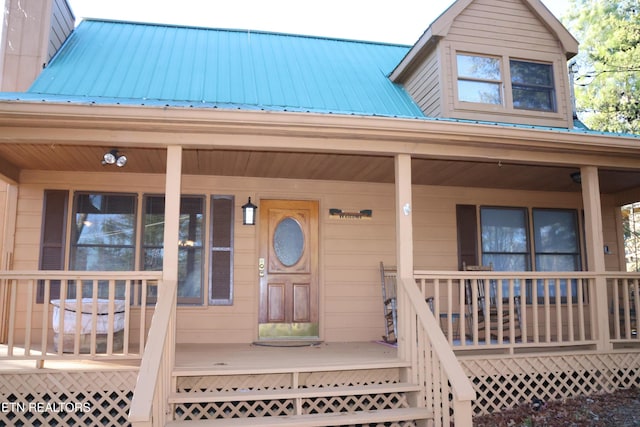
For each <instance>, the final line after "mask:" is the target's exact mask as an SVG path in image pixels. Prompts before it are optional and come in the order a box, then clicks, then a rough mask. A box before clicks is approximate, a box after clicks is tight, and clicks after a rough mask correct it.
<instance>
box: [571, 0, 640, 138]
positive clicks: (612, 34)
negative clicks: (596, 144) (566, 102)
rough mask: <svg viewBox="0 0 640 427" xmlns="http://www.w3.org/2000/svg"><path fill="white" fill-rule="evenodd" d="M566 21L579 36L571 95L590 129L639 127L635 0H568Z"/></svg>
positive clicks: (639, 39) (639, 33)
mask: <svg viewBox="0 0 640 427" xmlns="http://www.w3.org/2000/svg"><path fill="white" fill-rule="evenodd" d="M569 10H570V11H569V13H568V15H567V16H566V17H565V19H564V21H565V24H566V25H567V26H568V28H569V29H570V31H571V32H572V33H573V35H574V36H575V37H576V38H577V39H578V40H579V41H580V52H581V53H580V55H579V57H578V62H577V64H578V67H579V68H578V78H577V80H576V83H577V85H578V86H577V88H576V100H577V107H578V111H579V112H580V118H581V119H582V120H583V121H584V122H585V123H586V124H587V126H589V127H590V128H592V129H597V130H603V131H610V132H628V133H640V4H639V3H638V0H571V3H570V9H569Z"/></svg>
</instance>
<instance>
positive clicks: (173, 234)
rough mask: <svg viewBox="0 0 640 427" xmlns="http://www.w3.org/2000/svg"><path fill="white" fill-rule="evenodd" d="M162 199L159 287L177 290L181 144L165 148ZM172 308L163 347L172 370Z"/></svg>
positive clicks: (171, 290)
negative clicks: (161, 258)
mask: <svg viewBox="0 0 640 427" xmlns="http://www.w3.org/2000/svg"><path fill="white" fill-rule="evenodd" d="M165 179H166V182H165V199H164V204H165V205H164V257H163V260H162V288H164V289H166V290H167V291H170V292H173V293H175V292H177V290H178V240H179V233H180V188H181V179H182V147H180V146H175V145H173V146H170V147H167V174H166V177H165ZM175 311H176V307H175V306H174V307H173V315H172V316H171V318H172V319H174V321H172V322H171V324H170V325H169V329H170V330H168V331H167V340H168V341H167V346H166V348H167V349H168V351H169V354H167V356H168V360H167V362H168V365H169V366H170V367H171V369H173V363H174V360H175V337H176V329H175V328H176V324H175Z"/></svg>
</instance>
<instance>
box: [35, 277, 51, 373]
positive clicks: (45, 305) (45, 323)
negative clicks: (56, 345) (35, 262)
mask: <svg viewBox="0 0 640 427" xmlns="http://www.w3.org/2000/svg"><path fill="white" fill-rule="evenodd" d="M34 282H35V283H37V282H36V281H34ZM50 298H51V280H49V279H47V280H45V281H44V299H43V301H42V335H41V338H40V345H41V348H40V354H41V355H42V358H41V359H39V360H38V361H37V362H36V367H38V368H42V366H43V363H44V359H45V357H46V355H47V344H48V342H49V338H48V337H49V299H50Z"/></svg>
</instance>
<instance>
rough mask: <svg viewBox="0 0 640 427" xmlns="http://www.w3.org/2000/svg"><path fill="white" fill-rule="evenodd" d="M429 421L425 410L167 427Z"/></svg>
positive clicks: (180, 423)
mask: <svg viewBox="0 0 640 427" xmlns="http://www.w3.org/2000/svg"><path fill="white" fill-rule="evenodd" d="M431 418H433V415H432V413H431V411H429V410H427V409H425V408H399V409H380V410H372V411H356V412H337V413H327V414H309V415H290V416H272V417H251V418H230V419H216V420H197V421H171V422H169V423H167V424H166V426H167V427H199V426H230V427H235V426H257V427H273V426H296V427H322V426H344V425H352V424H369V423H386V422H397V421H409V420H427V419H431Z"/></svg>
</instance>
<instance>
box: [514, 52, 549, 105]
mask: <svg viewBox="0 0 640 427" xmlns="http://www.w3.org/2000/svg"><path fill="white" fill-rule="evenodd" d="M513 62H520V63H524V64H539V65H546V66H549V67H550V78H551V86H542V85H536V84H532V83H530V82H528V83H514V81H513V73H512V67H511V66H512V63H513ZM509 79H510V82H511V84H510V86H511V92H510V93H511V104H512V107H513V109H514V110H518V111H539V112H545V113H556V112H557V111H558V97H557V95H556V94H557V92H558V91H557V88H556V87H557V85H556V79H555V75H554V69H553V63H551V62H544V61H533V60H529V59H519V58H514V57H509ZM516 86H517V87H523V88H533V89H536V91H540V88H546V91H548V93H549V96H550V103H551V109H548V110H547V109H542V108H522V107H516V105H515V100H514V90H515V89H514V87H516Z"/></svg>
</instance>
